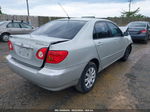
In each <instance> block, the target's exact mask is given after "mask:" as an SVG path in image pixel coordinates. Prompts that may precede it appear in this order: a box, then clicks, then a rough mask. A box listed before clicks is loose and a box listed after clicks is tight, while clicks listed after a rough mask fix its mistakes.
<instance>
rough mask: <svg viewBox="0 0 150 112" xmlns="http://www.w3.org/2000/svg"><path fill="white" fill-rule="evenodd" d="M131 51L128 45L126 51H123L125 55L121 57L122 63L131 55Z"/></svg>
mask: <svg viewBox="0 0 150 112" xmlns="http://www.w3.org/2000/svg"><path fill="white" fill-rule="evenodd" d="M131 50H132V46H131V45H129V46H128V47H127V48H126V50H125V53H124V55H123V57H122V58H121V60H122V61H126V60H127V59H128V57H129V55H130V53H131Z"/></svg>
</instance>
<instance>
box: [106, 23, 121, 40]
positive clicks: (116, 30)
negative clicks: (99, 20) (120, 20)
mask: <svg viewBox="0 0 150 112" xmlns="http://www.w3.org/2000/svg"><path fill="white" fill-rule="evenodd" d="M107 25H108V27H109V28H110V30H111V33H112V37H119V36H122V32H121V30H120V29H119V28H118V27H117V26H116V25H114V24H113V23H110V22H107Z"/></svg>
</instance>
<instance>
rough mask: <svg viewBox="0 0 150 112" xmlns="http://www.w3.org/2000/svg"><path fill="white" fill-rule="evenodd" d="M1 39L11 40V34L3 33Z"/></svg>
mask: <svg viewBox="0 0 150 112" xmlns="http://www.w3.org/2000/svg"><path fill="white" fill-rule="evenodd" d="M1 39H2V41H3V42H7V41H8V40H9V34H7V33H4V34H2V37H1Z"/></svg>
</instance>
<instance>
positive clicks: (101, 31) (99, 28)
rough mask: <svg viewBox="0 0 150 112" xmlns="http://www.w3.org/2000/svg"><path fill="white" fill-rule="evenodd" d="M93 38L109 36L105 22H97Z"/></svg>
mask: <svg viewBox="0 0 150 112" xmlns="http://www.w3.org/2000/svg"><path fill="white" fill-rule="evenodd" d="M93 36H94V37H93V38H94V39H100V38H106V37H110V33H109V30H108V27H107V25H106V23H105V22H97V23H96V24H95V27H94V34H93Z"/></svg>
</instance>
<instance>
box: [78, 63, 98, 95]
mask: <svg viewBox="0 0 150 112" xmlns="http://www.w3.org/2000/svg"><path fill="white" fill-rule="evenodd" d="M96 77H97V66H96V64H95V63H93V62H89V63H88V64H87V66H86V67H85V69H84V70H83V73H82V75H81V78H80V79H79V82H78V84H77V85H76V87H75V88H76V90H77V91H79V92H81V93H88V92H89V91H90V90H92V88H93V86H94V84H95V81H96Z"/></svg>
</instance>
